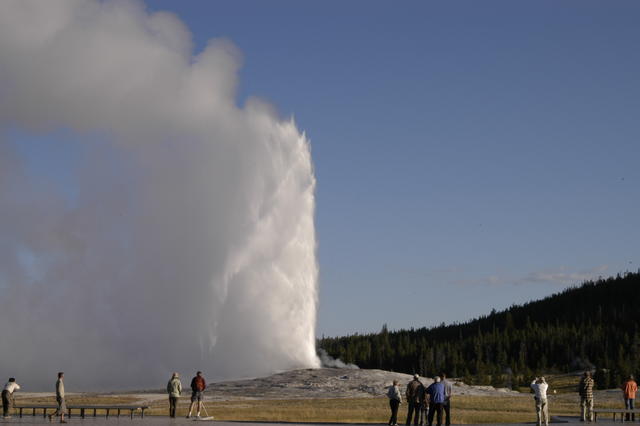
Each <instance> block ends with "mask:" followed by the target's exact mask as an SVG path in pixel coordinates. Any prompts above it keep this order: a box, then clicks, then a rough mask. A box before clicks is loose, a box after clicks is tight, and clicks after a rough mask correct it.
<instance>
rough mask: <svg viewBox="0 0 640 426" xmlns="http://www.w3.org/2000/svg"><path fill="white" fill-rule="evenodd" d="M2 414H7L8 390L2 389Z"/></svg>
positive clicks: (5, 415)
mask: <svg viewBox="0 0 640 426" xmlns="http://www.w3.org/2000/svg"><path fill="white" fill-rule="evenodd" d="M2 415H3V416H4V417H7V416H8V415H9V391H6V390H3V391H2Z"/></svg>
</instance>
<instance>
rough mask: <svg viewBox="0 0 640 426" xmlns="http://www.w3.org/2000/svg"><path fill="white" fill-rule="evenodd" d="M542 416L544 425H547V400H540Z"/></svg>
mask: <svg viewBox="0 0 640 426" xmlns="http://www.w3.org/2000/svg"><path fill="white" fill-rule="evenodd" d="M542 417H543V418H544V425H545V426H549V404H547V401H546V400H544V401H542Z"/></svg>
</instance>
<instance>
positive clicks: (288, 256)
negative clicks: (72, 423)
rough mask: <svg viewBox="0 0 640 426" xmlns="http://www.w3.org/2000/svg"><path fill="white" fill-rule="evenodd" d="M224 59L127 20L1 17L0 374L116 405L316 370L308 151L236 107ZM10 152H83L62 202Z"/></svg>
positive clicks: (217, 47) (3, 7)
mask: <svg viewBox="0 0 640 426" xmlns="http://www.w3.org/2000/svg"><path fill="white" fill-rule="evenodd" d="M239 61H240V60H239V54H238V52H237V51H236V49H235V48H234V46H233V45H232V44H231V43H229V42H227V41H224V40H215V41H212V42H210V43H209V45H208V46H207V48H206V49H205V50H204V51H203V52H201V53H200V54H198V55H197V56H195V57H194V56H192V47H191V40H190V34H189V32H188V31H187V30H186V28H185V27H184V26H183V24H182V23H181V22H180V21H179V20H178V19H177V18H176V17H175V16H173V15H171V14H168V13H154V14H148V13H147V12H146V11H145V9H144V5H142V4H140V3H138V2H133V1H106V2H105V1H97V0H67V1H55V2H46V1H38V0H33V1H31V0H6V1H2V2H0V125H1V126H2V135H1V136H0V339H1V340H2V344H1V345H0V368H1V371H0V375H4V376H3V377H9V376H15V377H17V378H18V380H19V382H20V384H21V385H23V387H24V388H26V389H38V388H47V389H48V388H51V386H52V383H53V381H54V380H55V373H56V372H57V371H65V376H66V379H67V383H68V384H67V387H68V388H69V389H73V388H75V389H97V388H121V389H122V388H144V387H158V386H162V385H164V383H165V382H166V380H168V378H169V375H170V373H171V372H172V371H179V372H181V373H183V374H185V375H191V374H192V373H193V372H194V371H195V370H196V369H201V370H203V371H204V372H205V375H206V376H207V377H208V378H215V377H218V378H222V377H233V376H236V377H239V376H243V377H246V376H253V375H261V374H268V373H270V372H274V371H276V370H284V369H289V368H297V367H316V366H318V365H319V361H318V359H317V357H316V353H315V335H314V328H315V317H316V303H317V264H316V257H315V249H316V241H315V230H314V186H315V180H314V175H313V168H312V162H311V155H310V150H309V142H308V141H307V139H306V138H305V136H304V135H302V134H301V133H300V132H299V131H298V130H297V128H296V126H295V124H294V123H293V121H291V120H288V121H287V120H284V121H283V120H281V119H279V118H278V117H277V116H276V115H275V114H274V113H273V111H272V109H271V108H270V107H269V105H267V104H265V103H263V102H261V101H259V100H255V99H250V100H248V101H247V102H246V103H245V104H244V105H243V106H241V107H239V106H237V101H236V94H235V86H236V80H237V70H238V67H239ZM25 135H28V136H30V137H31V139H32V141H31V144H32V147H31V152H30V154H27V157H29V155H31V157H34V156H35V155H37V152H39V151H41V152H43V153H44V152H47V153H51V152H53V151H54V150H55V149H56V145H55V144H56V143H60V142H59V140H60V139H62V138H64V139H65V141H64V144H63V145H64V147H65V150H64V152H74V153H80V154H77V155H78V156H79V158H78V159H76V160H74V161H70V160H69V161H67V160H64V161H63V162H64V164H65V165H67V163H68V164H69V165H74V168H73V170H71V171H65V173H66V174H67V175H68V176H67V177H66V178H65V180H64V182H65V183H64V184H60V183H55V182H52V181H51V179H50V178H51V176H49V175H48V173H49V174H51V173H54V172H47V170H44V169H37V168H34V165H33V161H27V160H28V158H27V160H25V158H24V153H23V150H20V149H16V145H17V144H18V143H19V139H20V138H22V137H24V136H25ZM51 135H53V136H51ZM34 138H37V139H40V140H42V141H41V142H40V143H37V142H33V139H34ZM48 138H49V139H50V138H53V139H56V140H58V142H56V140H53V141H46V139H48ZM34 146H35V148H34ZM34 150H35V153H34ZM55 158H58V156H51V160H49V161H56V160H54V159H55ZM47 161H48V160H46V159H44V160H42V159H40V160H39V161H38V162H37V165H38V167H44V168H45V169H46V167H47V166H46V164H47ZM43 164H45V166H43ZM54 174H55V173H54ZM54 180H55V179H54Z"/></svg>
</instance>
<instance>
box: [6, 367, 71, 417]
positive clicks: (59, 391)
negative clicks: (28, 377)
mask: <svg viewBox="0 0 640 426" xmlns="http://www.w3.org/2000/svg"><path fill="white" fill-rule="evenodd" d="M19 389H20V385H19V384H18V383H17V382H16V379H15V378H14V377H10V378H9V381H8V382H7V384H6V385H4V389H3V390H2V417H4V418H5V419H7V418H10V417H11V409H12V408H13V406H14V404H15V400H14V395H13V394H14V393H15V391H17V390H19ZM56 402H57V404H58V407H57V408H56V411H55V412H54V413H53V414H49V421H51V420H52V419H53V417H57V416H60V423H66V421H65V420H64V415H65V413H66V412H67V405H66V404H65V402H64V373H63V372H62V371H61V372H59V373H58V380H57V381H56Z"/></svg>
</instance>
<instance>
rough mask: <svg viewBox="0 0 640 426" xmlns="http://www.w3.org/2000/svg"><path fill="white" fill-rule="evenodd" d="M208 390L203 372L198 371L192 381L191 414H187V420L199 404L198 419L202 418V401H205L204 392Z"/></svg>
mask: <svg viewBox="0 0 640 426" xmlns="http://www.w3.org/2000/svg"><path fill="white" fill-rule="evenodd" d="M206 388H207V383H206V382H205V381H204V377H202V371H198V372H197V373H196V376H195V377H194V378H193V379H191V405H190V406H189V414H187V418H189V417H191V412H192V411H193V407H194V406H195V405H196V403H197V404H198V409H197V411H196V417H200V410H201V409H202V401H203V399H204V390H205V389H206Z"/></svg>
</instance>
